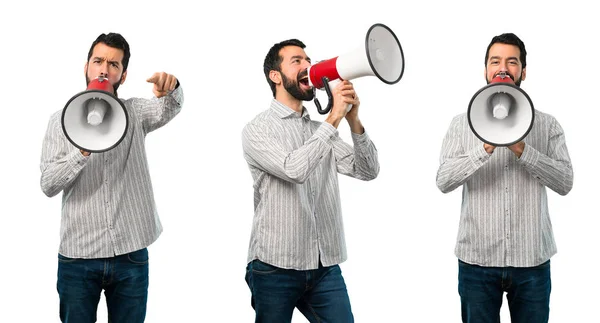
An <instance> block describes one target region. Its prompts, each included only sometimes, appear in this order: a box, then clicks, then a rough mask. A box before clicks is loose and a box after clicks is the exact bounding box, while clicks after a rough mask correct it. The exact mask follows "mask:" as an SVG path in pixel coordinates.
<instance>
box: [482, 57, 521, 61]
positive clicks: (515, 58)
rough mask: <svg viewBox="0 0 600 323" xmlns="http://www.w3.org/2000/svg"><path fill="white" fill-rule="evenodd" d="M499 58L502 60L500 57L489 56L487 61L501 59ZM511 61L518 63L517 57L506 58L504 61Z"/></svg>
mask: <svg viewBox="0 0 600 323" xmlns="http://www.w3.org/2000/svg"><path fill="white" fill-rule="evenodd" d="M501 58H502V57H500V56H491V57H490V59H489V60H488V61H491V60H493V59H501ZM513 59H514V60H516V61H518V60H519V58H518V57H515V56H511V57H508V58H507V59H506V60H509V61H510V60H513Z"/></svg>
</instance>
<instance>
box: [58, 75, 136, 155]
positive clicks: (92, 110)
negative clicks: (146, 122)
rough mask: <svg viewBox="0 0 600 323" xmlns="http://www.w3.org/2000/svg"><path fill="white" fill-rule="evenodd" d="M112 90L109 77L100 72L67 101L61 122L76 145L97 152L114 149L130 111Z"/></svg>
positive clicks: (120, 137) (68, 137) (125, 127)
mask: <svg viewBox="0 0 600 323" xmlns="http://www.w3.org/2000/svg"><path fill="white" fill-rule="evenodd" d="M113 92H114V90H113V86H112V85H111V84H110V82H109V81H108V79H106V78H105V77H103V76H99V77H98V78H96V79H93V80H91V81H90V82H89V84H88V87H87V90H85V91H83V92H80V93H78V94H76V95H74V96H73V97H72V98H71V99H70V100H69V101H68V102H67V104H66V105H65V107H64V109H63V111H62V116H61V124H62V129H63V133H64V134H65V137H67V139H68V140H69V142H71V143H72V144H73V145H74V146H75V147H77V148H79V149H81V150H84V151H88V152H93V153H100V152H105V151H108V150H110V149H113V148H114V147H116V146H117V145H118V144H119V143H120V142H121V141H122V140H123V138H125V134H126V133H127V128H128V124H129V115H128V114H127V110H126V109H125V106H124V105H123V103H122V102H121V100H119V99H118V98H117V97H116V96H115V95H114V94H113Z"/></svg>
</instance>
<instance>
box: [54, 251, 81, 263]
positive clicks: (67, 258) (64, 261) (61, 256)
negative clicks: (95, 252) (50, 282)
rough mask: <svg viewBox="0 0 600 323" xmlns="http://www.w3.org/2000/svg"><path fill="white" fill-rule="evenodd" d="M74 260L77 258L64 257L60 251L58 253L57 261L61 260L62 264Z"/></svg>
mask: <svg viewBox="0 0 600 323" xmlns="http://www.w3.org/2000/svg"><path fill="white" fill-rule="evenodd" d="M75 260H77V259H75V258H69V257H65V256H63V255H61V254H60V253H59V254H58V262H62V263H64V264H68V263H72V262H75Z"/></svg>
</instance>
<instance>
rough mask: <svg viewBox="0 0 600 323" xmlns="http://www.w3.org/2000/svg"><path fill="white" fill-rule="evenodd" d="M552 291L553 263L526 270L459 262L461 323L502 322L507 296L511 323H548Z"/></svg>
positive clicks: (547, 262)
mask: <svg viewBox="0 0 600 323" xmlns="http://www.w3.org/2000/svg"><path fill="white" fill-rule="evenodd" d="M550 290H551V282H550V260H548V261H546V262H545V263H543V264H541V265H539V266H535V267H523V268H515V267H481V266H476V265H470V264H467V263H465V262H462V261H460V260H459V262H458V293H459V294H460V300H461V308H462V320H463V322H466V323H487V322H493V323H497V322H500V307H501V306H502V296H503V293H504V292H506V299H507V300H508V308H509V310H510V318H511V321H512V323H546V322H548V316H549V313H550Z"/></svg>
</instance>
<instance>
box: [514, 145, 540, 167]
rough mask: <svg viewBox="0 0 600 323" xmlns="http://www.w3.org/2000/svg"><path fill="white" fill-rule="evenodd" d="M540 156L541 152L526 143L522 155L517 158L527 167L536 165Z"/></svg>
mask: <svg viewBox="0 0 600 323" xmlns="http://www.w3.org/2000/svg"><path fill="white" fill-rule="evenodd" d="M538 158H539V152H538V151H537V150H535V149H533V147H531V146H530V145H528V144H525V148H524V149H523V153H522V154H521V157H519V158H518V159H517V162H518V163H519V164H521V165H523V166H525V167H530V168H531V167H534V166H535V165H536V164H537V161H538Z"/></svg>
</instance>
